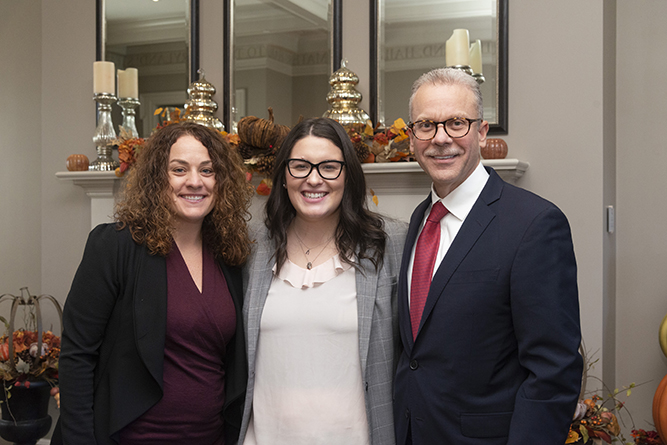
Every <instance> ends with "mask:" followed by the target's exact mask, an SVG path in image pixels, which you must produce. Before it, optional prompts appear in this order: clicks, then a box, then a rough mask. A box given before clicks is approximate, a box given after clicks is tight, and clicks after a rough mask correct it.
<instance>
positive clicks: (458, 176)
mask: <svg viewBox="0 0 667 445" xmlns="http://www.w3.org/2000/svg"><path fill="white" fill-rule="evenodd" d="M482 111H483V107H482V97H481V93H480V90H479V86H478V85H477V83H476V82H475V81H474V79H473V78H472V77H471V76H469V75H467V74H465V73H463V72H461V71H458V70H454V69H438V70H434V71H431V72H429V73H426V74H424V75H423V76H422V77H421V78H420V79H419V80H417V82H415V85H414V86H413V90H412V97H411V98H410V115H411V116H410V117H411V120H412V122H411V123H410V125H409V127H410V131H409V133H410V146H411V149H412V150H413V151H414V153H415V157H416V158H417V161H418V162H419V165H421V167H422V168H423V169H424V171H425V172H426V173H427V174H428V175H429V176H430V177H431V179H432V181H433V186H432V191H431V194H430V195H429V196H428V197H427V198H426V199H425V200H424V201H423V202H422V203H421V204H419V206H418V207H417V208H416V210H415V211H414V213H413V214H412V218H411V221H410V228H409V231H408V236H407V240H406V245H405V250H404V252H403V261H402V266H401V272H400V278H399V320H400V332H401V340H402V343H403V351H402V353H401V357H400V360H399V364H398V369H397V373H396V379H395V400H394V414H395V421H396V439H397V443H398V444H401V445H402V444H415V445H433V444H438V445H440V444H450V445H467V444H484V445H487V444H494V445H495V444H498V445H499V444H514V445H544V444H554V445H562V444H563V443H565V438H566V436H567V432H568V426H569V424H570V422H571V420H572V415H573V413H574V409H575V405H576V402H577V398H578V394H579V390H580V385H581V374H582V366H583V364H582V358H581V356H580V355H579V353H578V347H579V343H580V341H581V334H580V326H579V302H578V292H577V272H576V264H575V258H574V251H573V246H572V238H571V234H570V228H569V225H568V222H567V219H566V218H565V215H563V213H562V212H561V211H560V210H559V209H558V208H557V207H556V206H555V205H553V204H552V203H550V202H548V201H546V200H544V199H542V198H540V197H538V196H536V195H534V194H532V193H530V192H527V191H525V190H522V189H519V188H517V187H514V186H512V185H510V184H507V183H505V182H504V181H503V180H502V179H500V177H499V176H498V175H497V174H496V173H495V171H493V170H492V169H489V168H484V167H483V166H482V165H481V163H480V148H481V147H484V146H485V144H486V135H487V131H488V128H489V125H488V122H485V121H484V120H483V119H482ZM432 209H433V211H432ZM435 214H437V216H434V215H435ZM429 215H430V216H429ZM443 215H444V216H443Z"/></svg>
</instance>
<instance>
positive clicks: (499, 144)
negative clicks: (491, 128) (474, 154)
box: [481, 138, 507, 159]
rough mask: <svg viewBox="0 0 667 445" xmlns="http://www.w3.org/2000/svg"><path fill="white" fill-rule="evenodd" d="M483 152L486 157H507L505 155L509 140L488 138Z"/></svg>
mask: <svg viewBox="0 0 667 445" xmlns="http://www.w3.org/2000/svg"><path fill="white" fill-rule="evenodd" d="M481 153H482V157H483V158H484V159H505V156H507V142H505V141H503V140H502V139H498V138H488V139H487V140H486V146H485V147H482V150H481Z"/></svg>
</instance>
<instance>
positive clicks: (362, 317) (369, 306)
mask: <svg viewBox="0 0 667 445" xmlns="http://www.w3.org/2000/svg"><path fill="white" fill-rule="evenodd" d="M359 266H360V267H361V271H359V270H357V271H356V272H355V277H356V279H355V280H356V285H357V320H358V324H359V326H358V329H359V356H360V358H361V375H362V376H365V375H366V363H367V360H368V349H369V346H370V345H369V343H370V339H371V324H372V321H373V308H374V307H375V298H376V296H377V283H378V274H377V271H376V270H375V266H373V263H372V262H371V261H370V260H368V259H362V260H361V263H360V264H359Z"/></svg>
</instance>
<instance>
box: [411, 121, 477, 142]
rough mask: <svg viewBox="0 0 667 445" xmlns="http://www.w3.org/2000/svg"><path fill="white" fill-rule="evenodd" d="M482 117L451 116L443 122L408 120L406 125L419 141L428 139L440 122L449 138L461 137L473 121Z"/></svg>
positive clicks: (435, 132)
mask: <svg viewBox="0 0 667 445" xmlns="http://www.w3.org/2000/svg"><path fill="white" fill-rule="evenodd" d="M481 121H482V119H468V118H467V117H453V118H451V119H447V120H446V121H443V122H436V121H432V120H429V119H424V120H420V121H417V122H410V123H409V124H408V127H409V128H410V130H412V134H414V135H415V137H416V138H417V139H419V140H420V141H430V140H431V139H433V138H434V137H435V135H436V134H437V132H438V126H439V125H440V124H442V126H443V128H444V129H445V133H447V135H448V136H449V137H450V138H462V137H463V136H465V135H467V134H468V133H469V132H470V127H471V126H472V124H474V123H475V122H481Z"/></svg>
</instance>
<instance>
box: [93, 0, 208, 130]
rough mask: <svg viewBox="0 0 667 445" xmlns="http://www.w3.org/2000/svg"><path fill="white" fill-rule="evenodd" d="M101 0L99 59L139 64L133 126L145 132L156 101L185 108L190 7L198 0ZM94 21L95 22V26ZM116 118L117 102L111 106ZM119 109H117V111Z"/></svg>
mask: <svg viewBox="0 0 667 445" xmlns="http://www.w3.org/2000/svg"><path fill="white" fill-rule="evenodd" d="M99 1H101V2H102V3H103V5H104V10H103V16H102V18H101V22H102V25H103V26H102V28H103V29H105V30H106V32H103V31H102V30H100V29H98V33H100V35H101V39H100V43H101V45H102V51H100V53H101V54H100V56H99V57H100V59H101V60H107V61H111V62H114V64H115V65H116V69H117V70H118V69H125V68H129V67H134V68H137V69H138V70H139V100H140V102H141V106H140V107H139V109H138V112H137V130H138V131H139V136H141V137H147V136H149V135H150V133H151V131H152V129H153V128H155V126H156V125H157V124H158V119H159V116H154V111H155V109H157V108H159V107H178V108H180V109H183V105H184V104H185V102H186V101H187V88H188V85H189V83H190V72H191V65H192V63H191V57H192V56H194V55H196V54H197V50H196V49H194V48H193V51H191V50H190V38H191V35H196V32H191V31H193V29H194V30H195V31H196V23H194V21H193V26H192V27H193V29H191V26H190V23H191V20H190V16H191V11H196V10H197V8H196V6H197V2H198V0H190V1H188V0H160V1H137V0H98V2H99ZM99 27H100V26H99V24H98V28H99ZM113 109H114V116H113V120H114V123H116V124H120V122H122V118H121V116H120V109H119V107H116V106H114V107H113ZM116 113H117V114H116Z"/></svg>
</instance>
